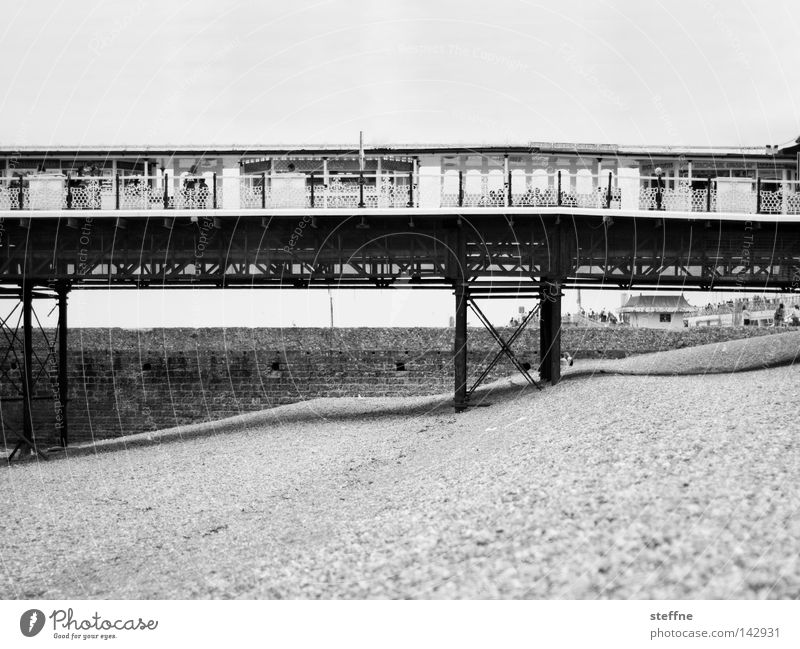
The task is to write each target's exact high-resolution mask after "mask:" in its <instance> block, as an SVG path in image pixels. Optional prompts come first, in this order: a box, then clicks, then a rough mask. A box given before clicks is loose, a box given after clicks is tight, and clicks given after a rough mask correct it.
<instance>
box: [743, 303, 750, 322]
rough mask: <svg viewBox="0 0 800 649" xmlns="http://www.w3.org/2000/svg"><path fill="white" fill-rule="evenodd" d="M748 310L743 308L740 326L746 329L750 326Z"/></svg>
mask: <svg viewBox="0 0 800 649" xmlns="http://www.w3.org/2000/svg"><path fill="white" fill-rule="evenodd" d="M750 317H751V316H750V309H748V308H747V307H745V308H744V309H742V324H743V325H744V326H745V327H747V326H749V325H750Z"/></svg>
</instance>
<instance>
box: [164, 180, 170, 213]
mask: <svg viewBox="0 0 800 649" xmlns="http://www.w3.org/2000/svg"><path fill="white" fill-rule="evenodd" d="M168 187H169V174H168V173H165V174H164V209H165V210H167V209H169V189H168Z"/></svg>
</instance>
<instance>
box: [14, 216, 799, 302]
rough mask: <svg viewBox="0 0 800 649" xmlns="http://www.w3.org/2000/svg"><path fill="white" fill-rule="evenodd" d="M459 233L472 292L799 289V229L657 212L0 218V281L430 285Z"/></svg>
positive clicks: (449, 263) (438, 278)
mask: <svg viewBox="0 0 800 649" xmlns="http://www.w3.org/2000/svg"><path fill="white" fill-rule="evenodd" d="M460 230H463V233H464V236H465V239H466V244H465V245H466V254H465V259H466V261H465V263H466V269H465V270H466V275H467V279H468V281H469V282H470V285H471V286H472V287H473V289H475V290H484V291H491V292H496V293H498V294H499V293H501V292H502V291H503V290H508V291H515V290H519V289H520V287H526V288H527V290H531V289H532V285H531V280H532V279H533V280H534V281H538V278H541V277H559V278H562V281H563V286H564V287H569V286H584V287H593V288H615V289H616V288H620V287H624V288H629V287H630V288H634V287H653V286H657V285H661V286H682V287H684V288H689V289H691V288H697V289H703V290H707V289H709V288H714V287H723V286H738V287H742V288H745V287H753V288H756V287H757V288H758V289H760V290H763V289H768V290H789V289H794V288H797V287H798V286H799V285H800V224H798V223H790V222H787V223H780V222H777V223H751V222H749V221H747V222H742V221H737V222H733V221H732V222H726V221H705V220H702V219H698V220H694V221H686V220H679V219H670V218H668V217H664V218H663V219H657V218H655V219H654V218H652V217H650V218H631V217H619V216H614V217H613V218H612V217H610V216H605V217H600V216H575V215H565V216H561V217H559V216H556V215H535V214H533V215H531V214H513V213H509V214H507V215H505V216H496V215H495V216H492V215H489V216H474V215H471V216H469V217H467V216H458V215H455V214H454V215H453V216H449V217H432V216H431V217H418V216H414V217H411V218H409V217H385V216H380V217H378V216H376V217H369V218H365V217H361V216H356V215H341V216H340V215H336V216H327V215H326V216H315V215H312V214H310V213H309V214H308V215H306V216H303V217H299V218H298V217H296V216H294V217H270V218H263V217H254V216H244V215H243V216H238V217H213V218H205V217H202V216H201V217H199V218H198V217H195V218H193V219H189V218H166V219H165V218H161V217H159V218H152V217H151V218H147V217H136V218H97V217H95V218H91V217H82V218H79V217H74V216H71V217H63V218H27V219H26V218H23V219H20V218H13V219H12V218H5V219H4V220H3V231H2V238H1V239H0V282H1V283H3V284H6V285H8V284H19V283H20V282H22V281H23V280H24V279H28V280H31V281H34V282H35V283H37V284H40V285H46V284H52V283H53V282H55V281H59V282H63V281H66V282H69V284H70V285H71V286H72V287H74V288H81V287H83V288H91V287H97V286H103V287H108V286H109V284H110V285H115V286H121V287H122V286H139V287H147V286H196V287H200V286H205V287H220V286H288V287H299V288H303V287H316V286H324V287H329V286H342V287H351V286H352V287H378V288H386V287H397V288H400V287H409V288H425V287H441V286H451V285H452V282H453V281H454V279H455V278H456V277H457V276H459V274H460V269H459V268H457V265H458V264H457V262H456V257H455V255H454V254H453V249H454V246H455V245H456V240H457V233H458V232H459V231H460Z"/></svg>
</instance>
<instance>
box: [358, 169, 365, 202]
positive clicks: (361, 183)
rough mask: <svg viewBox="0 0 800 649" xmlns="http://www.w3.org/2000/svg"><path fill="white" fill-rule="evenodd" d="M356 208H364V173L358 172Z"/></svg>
mask: <svg viewBox="0 0 800 649" xmlns="http://www.w3.org/2000/svg"><path fill="white" fill-rule="evenodd" d="M358 206H359V207H365V203H364V172H363V171H359V172H358Z"/></svg>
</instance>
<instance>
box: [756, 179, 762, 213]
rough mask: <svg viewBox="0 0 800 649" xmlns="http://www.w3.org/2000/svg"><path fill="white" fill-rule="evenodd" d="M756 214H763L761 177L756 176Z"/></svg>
mask: <svg viewBox="0 0 800 649" xmlns="http://www.w3.org/2000/svg"><path fill="white" fill-rule="evenodd" d="M756 214H761V178H756Z"/></svg>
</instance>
